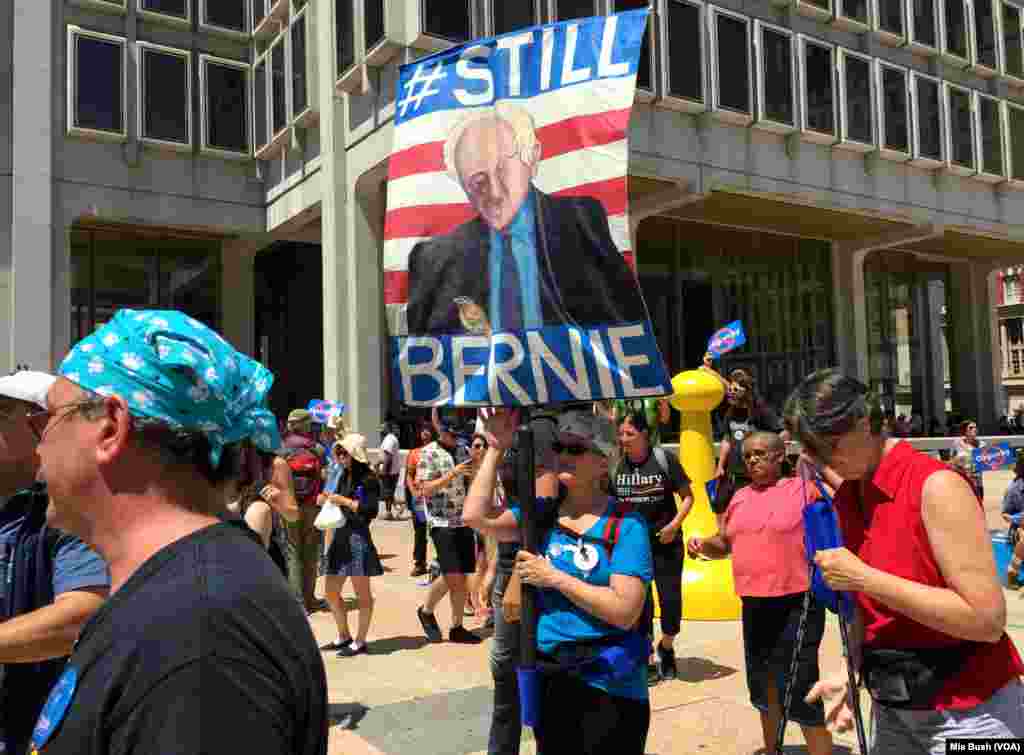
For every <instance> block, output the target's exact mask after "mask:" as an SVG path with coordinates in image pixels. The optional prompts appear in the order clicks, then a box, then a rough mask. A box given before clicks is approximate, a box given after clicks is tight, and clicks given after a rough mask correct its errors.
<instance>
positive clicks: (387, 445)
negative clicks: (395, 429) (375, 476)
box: [380, 433, 402, 475]
mask: <svg viewBox="0 0 1024 755" xmlns="http://www.w3.org/2000/svg"><path fill="white" fill-rule="evenodd" d="M380 450H381V451H383V452H384V453H386V454H387V455H388V463H387V466H386V467H385V469H384V474H388V475H396V474H398V473H399V472H400V471H401V470H402V460H401V458H400V457H401V454H400V453H399V450H400V446H399V445H398V438H397V437H396V436H395V434H394V433H388V434H387V435H386V436H385V438H384V440H382V441H381V443H380Z"/></svg>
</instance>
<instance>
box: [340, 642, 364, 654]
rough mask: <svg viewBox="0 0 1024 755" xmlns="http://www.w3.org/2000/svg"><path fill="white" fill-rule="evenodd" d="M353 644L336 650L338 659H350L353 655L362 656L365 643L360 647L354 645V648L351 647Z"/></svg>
mask: <svg viewBox="0 0 1024 755" xmlns="http://www.w3.org/2000/svg"><path fill="white" fill-rule="evenodd" d="M353 644H354V643H349V644H348V645H345V646H344V647H343V648H341V649H340V650H338V657H339V658H351V657H352V656H354V655H362V654H363V653H365V652H366V643H365V642H364V643H363V644H362V645H356V646H355V647H353Z"/></svg>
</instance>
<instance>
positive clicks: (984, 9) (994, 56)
mask: <svg viewBox="0 0 1024 755" xmlns="http://www.w3.org/2000/svg"><path fill="white" fill-rule="evenodd" d="M973 1H974V45H975V53H976V54H977V60H978V65H981V66H985V67H986V68H991V69H993V70H995V69H997V68H998V66H999V56H998V53H997V43H996V17H995V14H994V12H993V9H992V0H973Z"/></svg>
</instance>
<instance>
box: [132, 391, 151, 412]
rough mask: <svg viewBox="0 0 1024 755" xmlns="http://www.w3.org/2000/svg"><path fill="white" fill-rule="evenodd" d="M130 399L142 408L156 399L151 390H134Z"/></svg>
mask: <svg viewBox="0 0 1024 755" xmlns="http://www.w3.org/2000/svg"><path fill="white" fill-rule="evenodd" d="M132 401H134V402H135V403H136V404H138V405H139V406H140V407H142V408H143V409H147V408H148V407H149V405H150V404H152V403H153V402H154V401H156V396H154V395H153V393H152V392H151V391H135V392H134V393H133V394H132Z"/></svg>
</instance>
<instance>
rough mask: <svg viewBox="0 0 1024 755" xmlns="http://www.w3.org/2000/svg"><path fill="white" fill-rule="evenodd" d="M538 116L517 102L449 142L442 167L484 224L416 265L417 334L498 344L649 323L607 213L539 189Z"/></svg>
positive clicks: (423, 245)
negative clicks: (548, 332) (563, 329)
mask: <svg viewBox="0 0 1024 755" xmlns="http://www.w3.org/2000/svg"><path fill="white" fill-rule="evenodd" d="M542 154H543V145H542V144H541V143H540V142H539V141H538V137H537V129H536V127H535V124H534V120H533V117H532V116H531V115H530V113H529V111H528V110H526V109H525V108H523V107H521V106H519V105H516V104H512V103H509V102H499V103H497V104H496V105H495V106H493V107H491V108H488V109H485V110H479V111H474V112H472V113H471V114H469V115H468V116H466V117H464V118H463V119H461V120H460V121H458V122H457V123H456V125H455V126H454V127H453V128H452V129H451V130H450V131H449V132H448V135H447V139H446V141H445V144H444V166H445V170H446V171H447V173H448V175H449V177H451V178H452V180H454V181H456V182H457V183H458V184H459V186H460V187H461V188H462V190H463V191H464V192H465V195H466V198H467V199H468V201H469V203H470V205H471V206H472V208H473V210H474V211H475V213H476V215H475V217H473V218H472V219H471V220H469V221H467V222H465V223H463V224H462V225H460V226H458V227H457V228H455V229H454V230H453V231H451V232H450V233H448V234H447V235H444V236H436V237H434V238H431V239H427V240H423V241H420V242H419V243H417V244H416V245H415V246H414V247H413V249H412V252H411V253H410V256H409V267H408V270H409V298H408V307H407V311H406V322H407V327H408V331H407V332H408V334H409V335H426V334H430V335H440V334H447V335H457V334H463V333H472V334H490V333H492V332H496V331H517V330H518V331H521V330H527V329H531V328H539V327H543V326H546V325H563V324H564V325H577V326H587V327H590V326H599V325H616V324H623V323H636V322H641V321H644V320H646V319H647V313H646V309H645V307H644V303H643V299H642V297H641V295H640V291H639V286H638V284H637V281H636V277H635V276H634V274H633V272H632V270H631V269H630V268H629V266H628V264H627V263H626V260H625V258H624V257H623V255H622V253H621V252H620V251H619V249H618V248H617V247H616V245H615V242H614V241H613V239H612V235H611V232H610V229H609V224H608V216H607V214H606V212H605V209H604V207H603V206H602V204H601V203H600V202H599V201H598V200H597V199H594V198H592V197H587V196H554V195H551V194H547V193H545V192H544V191H542V190H541V189H540V188H538V186H537V185H536V183H535V179H536V176H537V168H538V165H539V163H540V160H541V157H542Z"/></svg>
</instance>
